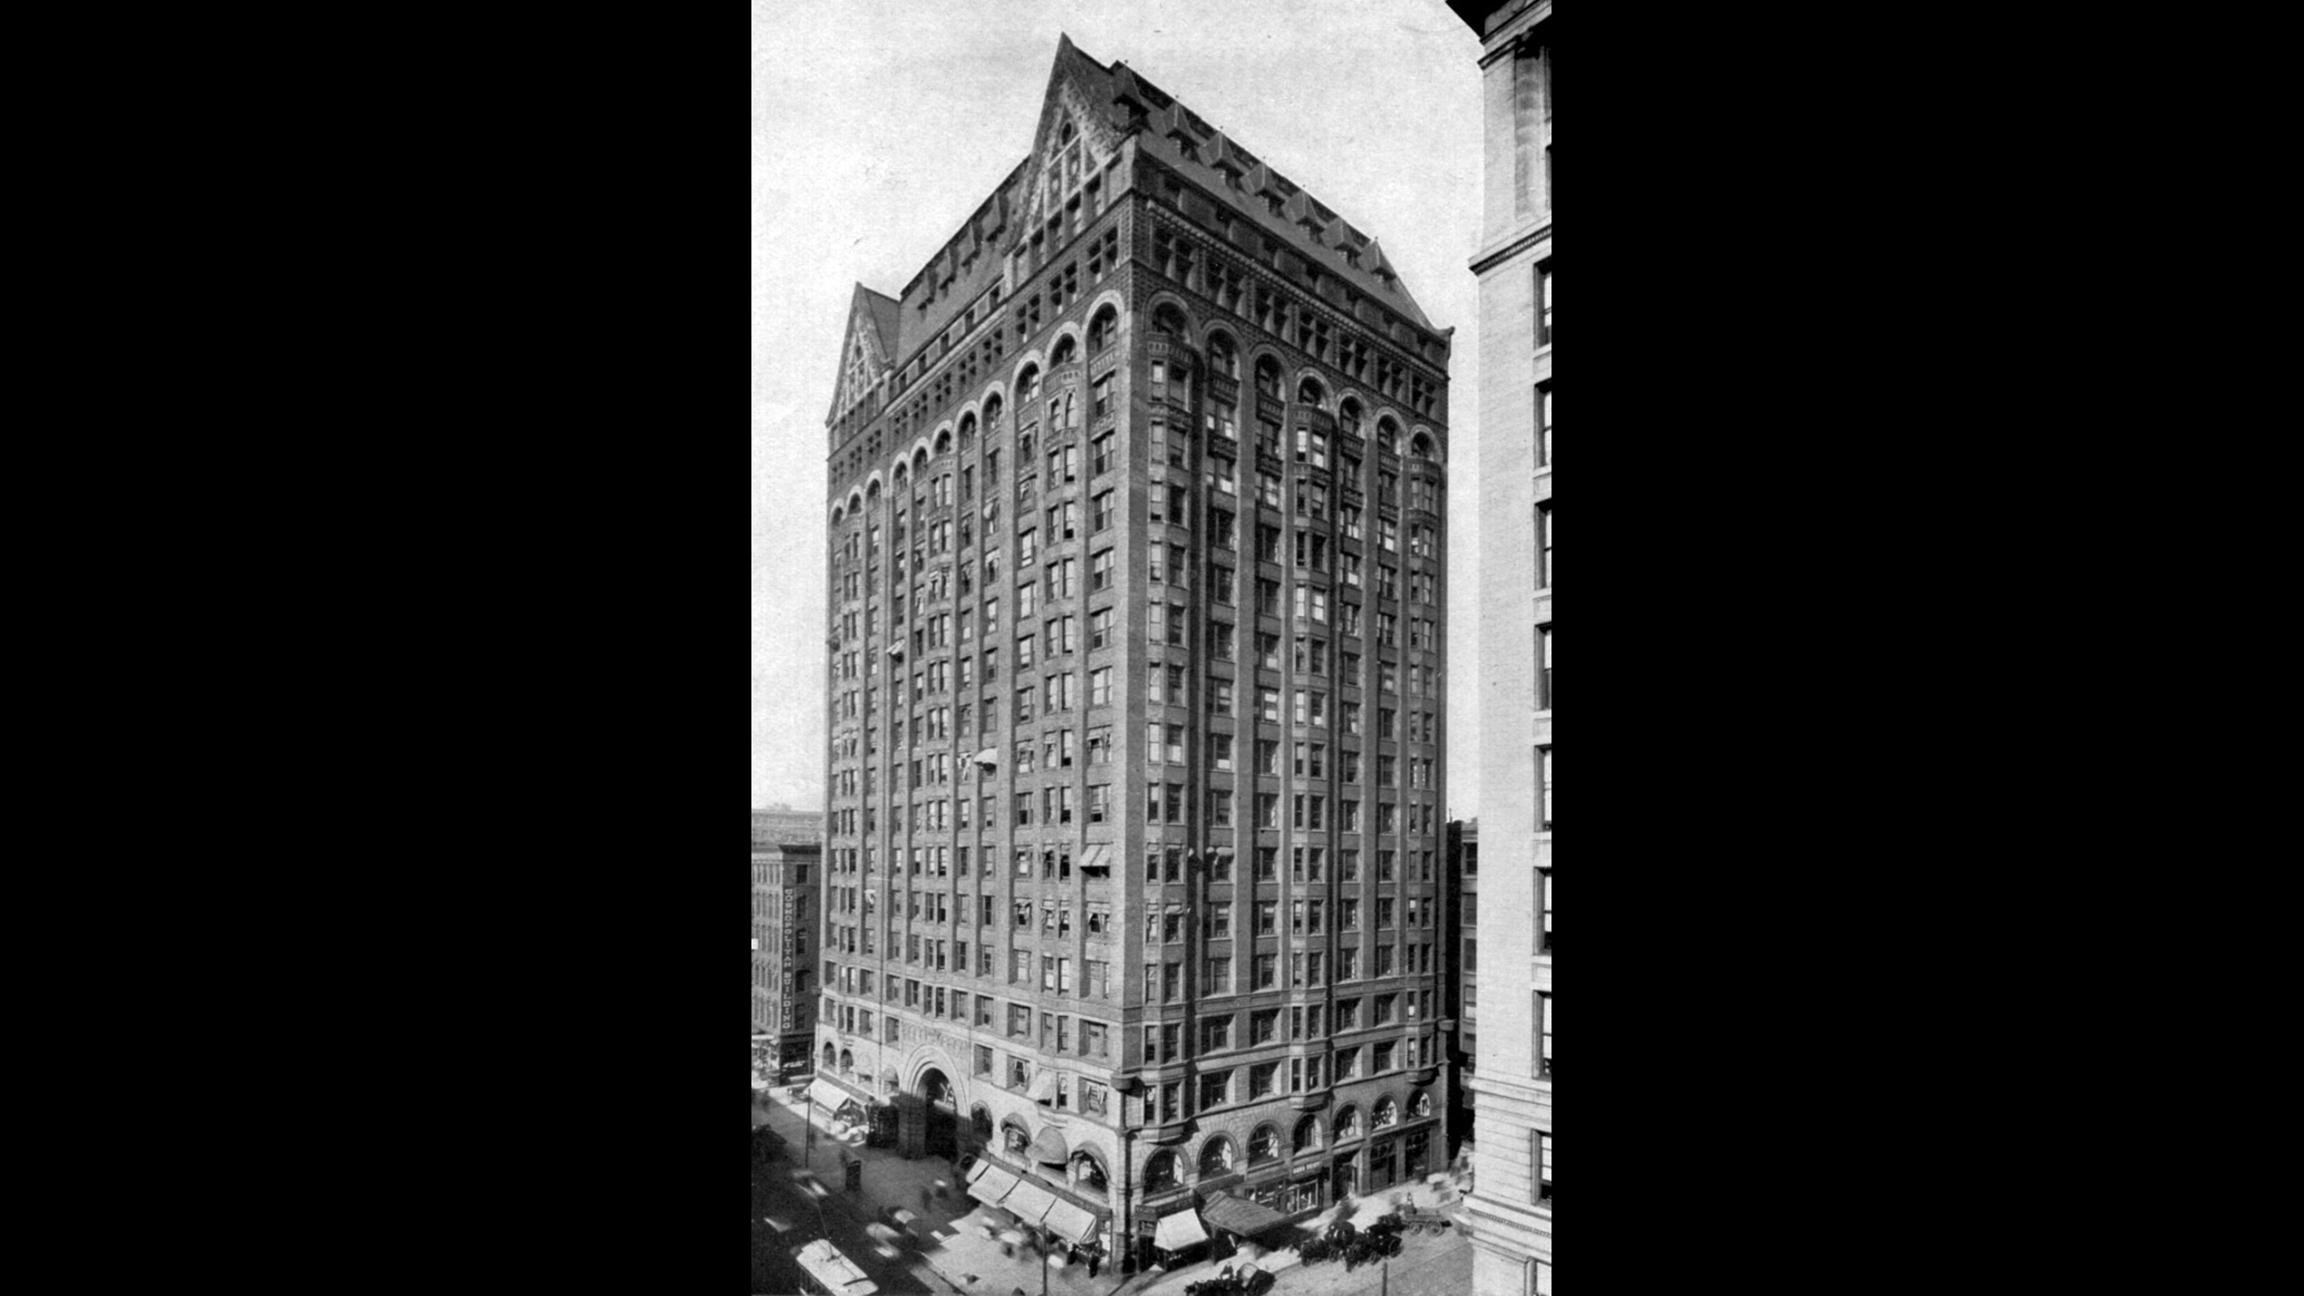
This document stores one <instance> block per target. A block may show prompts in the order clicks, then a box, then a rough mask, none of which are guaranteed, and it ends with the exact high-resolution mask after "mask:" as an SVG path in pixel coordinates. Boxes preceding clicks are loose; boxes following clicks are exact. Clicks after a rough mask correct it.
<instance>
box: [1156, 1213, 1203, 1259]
mask: <svg viewBox="0 0 2304 1296" xmlns="http://www.w3.org/2000/svg"><path fill="white" fill-rule="evenodd" d="M1207 1240H1208V1230H1207V1229H1204V1228H1202V1227H1200V1217H1199V1216H1198V1215H1197V1214H1194V1213H1193V1211H1192V1208H1191V1207H1189V1206H1187V1207H1185V1208H1184V1209H1183V1210H1180V1211H1176V1212H1175V1213H1173V1214H1169V1215H1163V1216H1161V1217H1160V1227H1159V1228H1158V1229H1156V1230H1154V1231H1153V1234H1152V1245H1154V1246H1156V1247H1158V1248H1160V1249H1161V1250H1163V1251H1181V1250H1183V1249H1184V1248H1185V1247H1188V1246H1197V1245H1198V1244H1200V1243H1202V1242H1205V1241H1207Z"/></svg>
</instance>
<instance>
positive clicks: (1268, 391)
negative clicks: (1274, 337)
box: [1256, 356, 1280, 398]
mask: <svg viewBox="0 0 2304 1296" xmlns="http://www.w3.org/2000/svg"><path fill="white" fill-rule="evenodd" d="M1256 390H1258V391H1260V392H1262V393H1264V394H1265V395H1267V396H1271V397H1275V398H1277V397H1278V396H1279V395H1280V362H1279V361H1277V360H1275V359H1273V358H1272V357H1270V356H1264V357H1263V358H1261V359H1259V360H1257V362H1256Z"/></svg>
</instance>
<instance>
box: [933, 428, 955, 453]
mask: <svg viewBox="0 0 2304 1296" xmlns="http://www.w3.org/2000/svg"><path fill="white" fill-rule="evenodd" d="M951 448H952V433H951V431H950V430H949V429H947V430H945V431H942V432H939V433H937V434H936V453H938V454H943V453H944V452H945V451H947V450H950V449H951Z"/></svg>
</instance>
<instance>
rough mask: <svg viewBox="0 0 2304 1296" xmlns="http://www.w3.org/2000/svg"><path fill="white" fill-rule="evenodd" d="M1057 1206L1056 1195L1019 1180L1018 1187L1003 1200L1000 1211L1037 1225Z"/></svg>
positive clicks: (1027, 1180) (1032, 1183) (1038, 1186)
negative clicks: (1049, 1209) (1052, 1207)
mask: <svg viewBox="0 0 2304 1296" xmlns="http://www.w3.org/2000/svg"><path fill="white" fill-rule="evenodd" d="M1055 1204H1056V1198H1055V1195H1054V1194H1052V1193H1050V1192H1049V1191H1048V1190H1047V1189H1045V1188H1043V1187H1041V1186H1040V1185H1038V1184H1036V1183H1034V1182H1032V1181H1031V1180H1029V1179H1019V1180H1017V1181H1016V1186H1015V1187H1014V1188H1013V1189H1010V1190H1009V1193H1008V1195H1007V1196H1006V1197H1004V1198H1002V1199H1001V1202H1000V1209H1002V1210H1004V1211H1007V1212H1008V1213H1009V1214H1011V1215H1014V1216H1015V1217H1016V1218H1017V1219H1019V1220H1021V1221H1023V1222H1024V1223H1026V1224H1037V1223H1039V1222H1040V1221H1041V1219H1042V1218H1043V1217H1044V1216H1046V1215H1047V1214H1048V1208H1049V1207H1051V1206H1053V1205H1055Z"/></svg>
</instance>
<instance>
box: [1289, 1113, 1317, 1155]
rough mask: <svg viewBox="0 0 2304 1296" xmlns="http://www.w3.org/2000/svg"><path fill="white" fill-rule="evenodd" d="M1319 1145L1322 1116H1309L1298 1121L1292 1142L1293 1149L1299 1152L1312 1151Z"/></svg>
mask: <svg viewBox="0 0 2304 1296" xmlns="http://www.w3.org/2000/svg"><path fill="white" fill-rule="evenodd" d="M1319 1146H1320V1118H1319V1117H1317V1116H1307V1117H1305V1118H1304V1119H1302V1120H1300V1121H1298V1122H1296V1137H1295V1139H1294V1141H1293V1142H1292V1144H1291V1149H1292V1150H1293V1151H1297V1152H1310V1151H1312V1150H1313V1149H1315V1148H1317V1147H1319Z"/></svg>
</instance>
